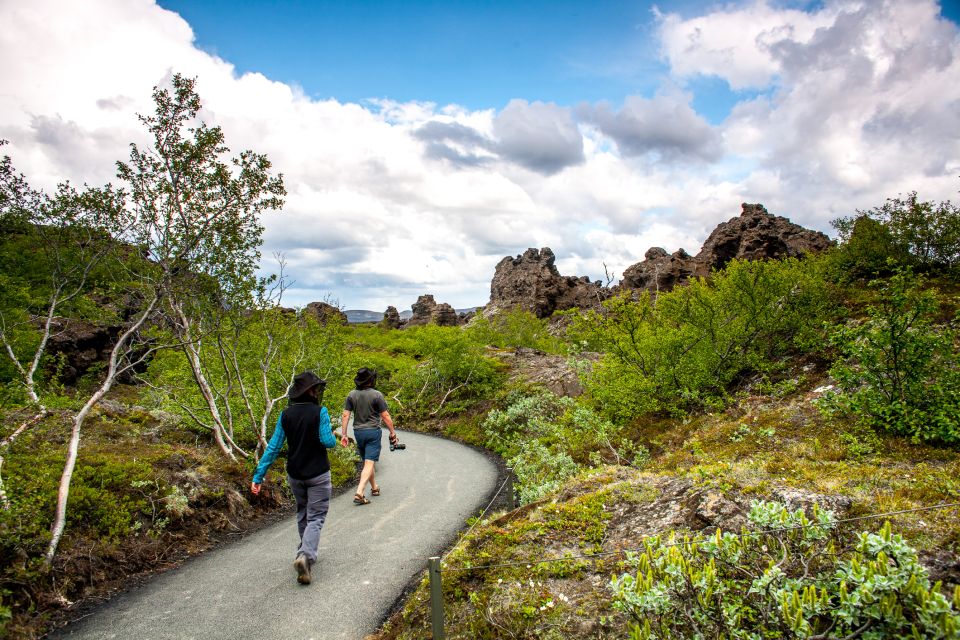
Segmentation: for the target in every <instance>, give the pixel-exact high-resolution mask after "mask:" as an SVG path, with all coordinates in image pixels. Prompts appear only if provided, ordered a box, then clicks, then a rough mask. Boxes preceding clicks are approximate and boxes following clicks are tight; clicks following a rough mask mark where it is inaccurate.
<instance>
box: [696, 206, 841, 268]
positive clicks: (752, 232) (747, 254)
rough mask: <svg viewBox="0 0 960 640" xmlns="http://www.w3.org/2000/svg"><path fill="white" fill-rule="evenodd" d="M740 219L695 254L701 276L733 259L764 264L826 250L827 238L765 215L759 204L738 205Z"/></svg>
mask: <svg viewBox="0 0 960 640" xmlns="http://www.w3.org/2000/svg"><path fill="white" fill-rule="evenodd" d="M741 208H742V212H741V213H740V217H738V218H732V219H730V220H728V221H727V222H725V223H722V224H720V225H719V226H717V228H716V229H714V230H713V233H711V234H710V236H709V237H708V238H707V241H706V242H704V243H703V248H702V249H701V250H700V253H698V254H697V257H696V260H697V262H698V263H700V265H702V266H701V272H702V273H704V274H706V273H709V272H710V270H711V269H722V268H723V267H724V266H726V264H727V263H728V262H730V261H731V260H733V259H735V258H736V259H740V260H767V259H770V258H788V257H791V258H795V257H800V256H802V255H803V254H805V253H816V252H818V251H823V250H825V249H827V248H829V247H830V246H831V245H832V244H833V241H832V240H831V239H830V238H829V237H827V235H826V234H823V233H820V232H819V231H813V230H811V229H807V228H805V227H801V226H800V225H798V224H794V223H792V222H790V220H789V219H788V218H784V217H783V216H774V215H771V214H770V213H768V212H767V210H766V209H765V208H764V206H763V205H762V204H747V203H743V204H742V205H741Z"/></svg>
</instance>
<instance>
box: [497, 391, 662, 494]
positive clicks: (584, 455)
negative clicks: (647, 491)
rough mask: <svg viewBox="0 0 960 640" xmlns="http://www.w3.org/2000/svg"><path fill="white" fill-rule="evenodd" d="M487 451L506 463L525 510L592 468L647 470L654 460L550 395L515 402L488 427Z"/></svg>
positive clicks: (593, 416) (589, 414)
mask: <svg viewBox="0 0 960 640" xmlns="http://www.w3.org/2000/svg"><path fill="white" fill-rule="evenodd" d="M483 430H484V432H485V433H486V437H487V447H489V448H490V449H492V450H493V451H496V452H497V453H499V454H500V455H501V456H503V457H504V458H505V459H506V460H507V466H509V467H512V468H513V470H514V473H515V474H516V477H517V492H518V494H519V496H520V501H521V502H522V503H524V504H526V503H528V502H531V501H533V500H538V499H540V498H541V497H543V496H545V495H547V494H548V493H551V492H553V491H556V490H557V489H558V488H560V486H561V485H562V484H563V483H564V482H565V481H566V480H567V479H568V478H570V477H571V476H573V475H575V474H576V473H578V472H579V471H581V470H583V469H585V468H587V467H588V466H600V465H603V464H622V465H634V466H638V467H640V466H643V465H644V464H646V462H647V461H648V458H649V454H648V452H647V450H646V449H645V448H644V447H643V446H642V445H640V444H639V443H636V442H633V441H631V440H630V439H628V438H625V437H624V436H623V434H622V430H621V429H620V428H619V427H617V426H615V425H614V424H612V423H611V422H610V421H608V420H606V419H605V418H603V417H602V416H600V415H598V414H597V413H596V412H594V411H592V410H591V409H590V408H588V407H586V406H583V405H581V404H580V403H578V402H577V401H576V400H574V399H573V398H569V397H564V396H557V395H555V394H553V393H550V392H549V391H542V392H539V393H533V394H524V395H518V396H515V397H514V398H513V399H512V401H510V402H509V403H508V405H507V407H506V408H505V409H503V410H499V409H495V410H493V411H491V412H490V413H489V414H487V417H486V419H485V420H484V423H483Z"/></svg>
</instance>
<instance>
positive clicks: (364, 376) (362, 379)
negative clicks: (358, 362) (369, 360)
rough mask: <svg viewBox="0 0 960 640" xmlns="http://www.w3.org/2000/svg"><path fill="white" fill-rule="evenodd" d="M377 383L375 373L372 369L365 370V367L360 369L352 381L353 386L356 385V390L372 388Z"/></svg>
mask: <svg viewBox="0 0 960 640" xmlns="http://www.w3.org/2000/svg"><path fill="white" fill-rule="evenodd" d="M376 383H377V372H376V371H374V370H373V369H367V368H366V367H361V368H360V370H358V371H357V375H356V377H354V379H353V384H355V385H357V389H365V388H366V387H372V386H373V385H375V384H376Z"/></svg>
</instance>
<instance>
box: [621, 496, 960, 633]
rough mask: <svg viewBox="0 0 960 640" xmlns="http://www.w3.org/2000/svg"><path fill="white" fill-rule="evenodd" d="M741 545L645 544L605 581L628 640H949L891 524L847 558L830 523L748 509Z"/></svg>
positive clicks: (938, 607) (939, 610)
mask: <svg viewBox="0 0 960 640" xmlns="http://www.w3.org/2000/svg"><path fill="white" fill-rule="evenodd" d="M748 521H749V523H750V530H749V531H744V533H743V534H742V535H734V534H731V533H721V532H720V531H719V530H718V531H717V533H716V534H715V535H713V536H702V535H697V536H688V537H685V538H682V539H681V538H677V537H671V538H670V539H668V540H665V541H663V540H661V539H659V538H650V539H648V540H647V541H646V543H645V549H644V551H642V552H640V553H637V554H631V555H629V557H628V559H627V564H628V565H629V566H630V567H631V568H632V571H631V572H627V573H623V574H621V575H620V576H618V577H615V578H614V579H613V580H611V582H610V590H611V591H612V592H613V597H614V607H615V608H616V609H618V610H620V611H623V612H624V613H627V614H628V615H629V616H630V617H631V618H632V620H633V622H632V623H631V636H630V637H631V638H638V639H652V638H663V639H666V638H693V637H697V638H708V637H717V638H720V637H725V638H773V637H776V638H813V637H818V638H828V637H829V638H844V637H849V638H854V637H863V638H892V637H911V638H921V637H922V638H956V637H957V636H958V634H960V614H958V612H957V609H958V607H960V589H958V590H957V591H956V592H955V594H954V598H953V602H952V603H951V602H950V601H949V600H948V599H947V598H946V597H945V596H944V595H943V594H942V593H941V592H940V586H939V584H937V585H931V584H930V581H929V579H928V578H927V574H926V570H925V569H924V568H923V567H922V566H921V565H920V562H919V560H918V558H917V553H916V551H915V550H914V549H913V548H912V547H910V546H909V545H908V544H907V543H906V542H904V540H903V538H901V537H900V536H899V535H897V534H894V533H892V531H891V529H890V524H889V523H886V524H884V525H883V527H882V528H881V529H880V531H879V532H877V533H868V532H864V533H861V534H860V535H859V536H858V538H857V542H856V543H855V545H854V546H853V547H852V548H845V547H844V545H843V544H842V540H841V539H840V537H839V534H838V533H837V531H836V528H835V519H834V516H833V514H832V513H831V512H829V511H821V510H816V509H815V510H814V513H813V516H812V518H810V517H808V516H807V515H806V514H804V512H803V511H802V510H797V511H794V512H792V513H791V512H789V511H788V510H787V509H786V508H784V507H783V505H780V504H777V503H769V502H755V503H754V504H753V505H752V507H751V510H750V513H749V515H748Z"/></svg>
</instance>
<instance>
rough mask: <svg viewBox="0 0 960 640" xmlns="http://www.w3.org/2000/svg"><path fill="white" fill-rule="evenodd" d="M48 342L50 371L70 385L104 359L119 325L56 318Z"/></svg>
mask: <svg viewBox="0 0 960 640" xmlns="http://www.w3.org/2000/svg"><path fill="white" fill-rule="evenodd" d="M52 330H53V332H52V333H51V334H50V340H49V342H48V343H47V353H48V355H49V356H50V362H51V363H56V364H51V367H50V373H51V374H54V375H55V376H56V378H57V380H58V381H60V382H62V383H63V384H67V385H72V384H76V382H77V381H78V380H79V379H80V377H81V376H83V375H84V374H85V373H87V372H88V371H89V370H90V369H91V368H92V367H94V366H98V365H100V364H101V363H103V362H107V361H108V360H109V358H110V351H111V350H112V349H113V345H114V343H115V342H116V339H117V336H119V335H120V332H121V330H122V327H119V326H104V325H96V324H92V323H90V322H87V321H86V320H79V319H76V318H55V319H54V321H53V326H52Z"/></svg>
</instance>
